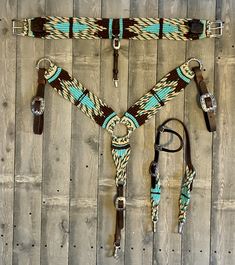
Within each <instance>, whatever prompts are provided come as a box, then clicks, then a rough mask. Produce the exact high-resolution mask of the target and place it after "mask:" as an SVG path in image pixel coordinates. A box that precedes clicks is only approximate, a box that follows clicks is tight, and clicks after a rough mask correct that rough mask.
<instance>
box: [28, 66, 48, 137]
mask: <svg viewBox="0 0 235 265" xmlns="http://www.w3.org/2000/svg"><path fill="white" fill-rule="evenodd" d="M44 74H45V69H44V68H39V70H38V87H37V92H36V95H35V97H34V98H33V99H32V106H31V107H32V108H33V109H34V110H35V111H40V107H41V106H40V105H41V104H42V103H40V101H39V100H37V98H41V99H42V100H44V91H45V85H46V79H45V77H44ZM33 101H35V102H34V104H33ZM33 117H34V120H33V132H34V133H35V134H42V132H43V122H44V115H43V113H42V114H40V115H35V114H34V113H33Z"/></svg>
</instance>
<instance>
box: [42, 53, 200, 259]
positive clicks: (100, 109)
mask: <svg viewBox="0 0 235 265" xmlns="http://www.w3.org/2000/svg"><path fill="white" fill-rule="evenodd" d="M44 60H47V61H49V62H50V65H49V68H48V69H47V70H46V71H45V79H46V80H47V82H48V83H49V84H50V85H51V86H52V87H53V88H54V90H55V91H56V92H57V93H58V94H59V95H61V96H62V97H64V98H65V99H67V100H69V101H70V102H71V103H72V104H74V105H75V106H76V107H77V108H78V109H80V110H81V111H82V112H83V113H84V114H86V115H87V116H88V117H89V118H90V119H92V120H93V121H95V122H96V123H97V124H98V125H100V126H101V127H102V128H104V129H106V130H107V131H108V132H109V133H110V134H111V137H112V141H111V151H112V156H113V160H114V163H115V166H116V187H117V194H116V196H115V201H114V205H115V208H116V229H115V237H114V256H115V257H118V253H119V251H120V245H121V231H122V229H123V227H124V218H125V214H124V212H125V207H126V200H125V189H126V178H127V176H126V174H127V172H126V167H127V163H128V160H129V158H130V152H131V147H130V144H129V141H130V135H131V134H132V133H133V131H134V130H135V129H137V128H138V127H140V126H141V125H143V124H144V123H145V122H147V121H148V120H149V119H151V118H152V117H153V116H154V115H155V114H156V112H157V111H158V110H159V109H160V108H161V107H163V106H165V104H166V103H167V102H168V101H170V100H171V99H173V98H174V97H175V96H177V95H178V94H179V93H180V92H182V91H183V90H184V88H185V87H186V86H187V85H188V84H189V83H190V81H191V80H192V79H193V77H194V72H193V71H192V70H191V69H190V66H189V64H190V62H191V61H196V62H198V63H199V61H198V59H195V58H192V59H189V60H187V61H186V62H184V63H183V64H182V65H180V66H179V67H176V68H175V69H174V70H172V71H170V72H169V73H168V74H166V75H165V76H164V77H163V78H162V79H161V80H160V81H159V82H157V83H156V84H155V85H154V86H153V88H152V89H151V90H150V91H149V92H147V93H146V94H145V95H143V96H142V97H141V98H140V99H139V100H137V102H136V103H135V104H133V105H132V106H131V107H130V108H129V109H128V110H127V111H126V112H125V113H124V115H123V116H122V117H119V116H118V115H117V114H116V112H115V111H114V110H113V109H112V108H111V107H109V106H108V105H107V104H105V103H104V102H103V101H102V100H101V99H100V98H98V97H97V96H96V95H94V94H93V93H92V92H91V91H89V90H88V89H86V88H85V87H84V86H83V85H82V84H81V83H80V82H79V81H78V80H76V79H75V78H73V77H72V76H71V75H70V74H69V73H68V72H67V71H65V70H63V69H62V68H61V67H59V66H57V65H56V64H54V63H52V62H51V61H50V60H49V59H47V58H44ZM40 61H42V60H40ZM120 123H121V124H123V125H125V126H126V128H127V134H126V135H125V136H121V137H120V136H117V135H115V133H114V127H115V126H116V125H117V124H120ZM176 134H177V133H176Z"/></svg>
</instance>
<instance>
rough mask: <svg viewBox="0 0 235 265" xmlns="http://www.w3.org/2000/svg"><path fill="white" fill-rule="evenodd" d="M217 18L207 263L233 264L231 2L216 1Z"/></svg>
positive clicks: (234, 55)
mask: <svg viewBox="0 0 235 265" xmlns="http://www.w3.org/2000/svg"><path fill="white" fill-rule="evenodd" d="M216 13H217V17H218V18H220V17H221V18H222V19H223V21H224V22H225V25H224V34H223V38H221V39H220V40H219V41H217V42H216V53H215V92H216V96H217V99H218V119H217V120H218V131H217V133H216V135H215V137H214V148H213V173H214V174H213V182H212V184H213V185H212V202H211V213H212V215H211V217H212V218H211V264H213V265H218V264H234V263H235V223H234V218H235V182H234V161H235V157H234V152H235V145H234V134H235V124H234V115H235V90H234V82H235V48H234V47H235V31H234V28H235V2H234V1H231V0H230V1H217V12H216Z"/></svg>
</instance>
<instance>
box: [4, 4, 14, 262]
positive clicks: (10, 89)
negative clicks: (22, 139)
mask: <svg viewBox="0 0 235 265" xmlns="http://www.w3.org/2000/svg"><path fill="white" fill-rule="evenodd" d="M16 12H17V9H16V1H6V2H0V17H1V18H2V21H1V24H2V25H1V41H0V69H1V74H0V91H1V94H0V106H1V107H0V119H1V126H0V135H1V143H0V264H5V265H10V264H12V244H13V202H14V162H15V161H14V153H15V82H16V78H15V76H16V56H15V55H16V40H15V39H13V38H12V36H11V32H10V30H9V27H10V25H11V19H10V16H11V14H13V15H15V16H16Z"/></svg>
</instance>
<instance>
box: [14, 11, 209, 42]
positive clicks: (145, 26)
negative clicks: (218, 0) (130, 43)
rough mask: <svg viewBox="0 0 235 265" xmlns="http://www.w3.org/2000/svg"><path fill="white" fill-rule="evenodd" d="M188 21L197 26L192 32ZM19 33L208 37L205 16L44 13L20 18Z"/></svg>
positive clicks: (53, 36) (57, 36) (54, 36)
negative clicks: (94, 16) (156, 16)
mask: <svg viewBox="0 0 235 265" xmlns="http://www.w3.org/2000/svg"><path fill="white" fill-rule="evenodd" d="M192 22H196V23H197V24H198V23H199V28H200V30H199V31H198V30H197V31H196V32H192V25H191V24H192ZM22 23H23V31H22V32H21V33H20V34H19V35H22V36H31V37H37V38H46V39H64V38H75V39H101V38H105V39H112V38H113V36H118V37H119V38H120V39H122V38H123V39H133V40H151V39H168V40H183V41H186V40H194V39H203V38H206V37H209V33H210V31H209V25H210V21H209V20H199V19H190V18H89V17H59V16H45V17H35V18H30V19H23V20H22Z"/></svg>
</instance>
